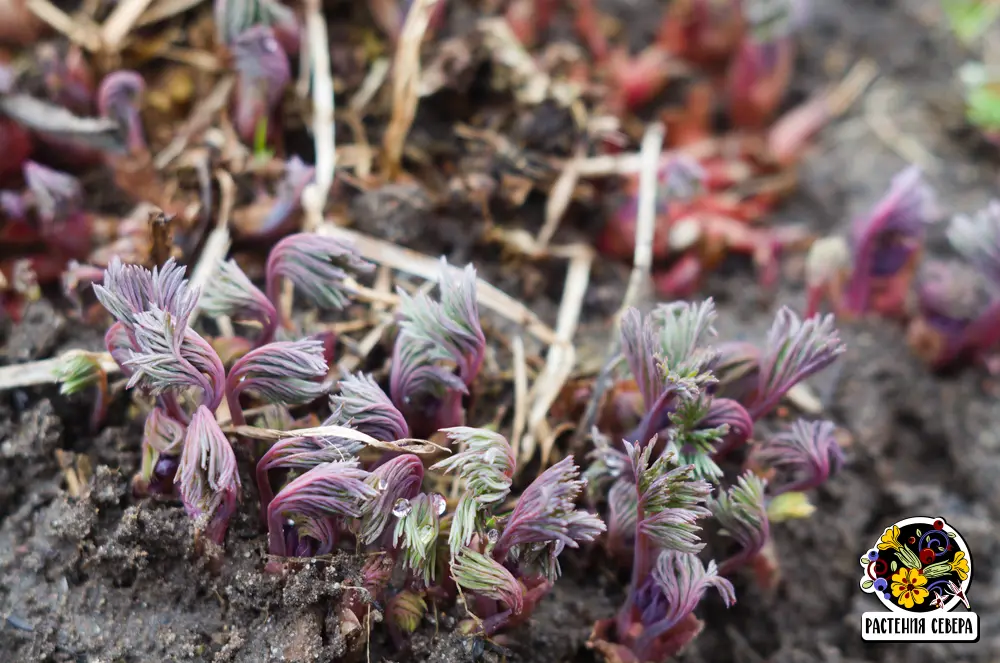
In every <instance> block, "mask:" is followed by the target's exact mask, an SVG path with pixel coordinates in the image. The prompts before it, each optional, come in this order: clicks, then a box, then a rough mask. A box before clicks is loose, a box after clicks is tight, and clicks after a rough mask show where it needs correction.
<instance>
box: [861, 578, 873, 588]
mask: <svg viewBox="0 0 1000 663" xmlns="http://www.w3.org/2000/svg"><path fill="white" fill-rule="evenodd" d="M874 584H875V581H874V580H865V581H864V582H863V583H861V589H871V588H872V585H874Z"/></svg>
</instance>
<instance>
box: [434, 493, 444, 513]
mask: <svg viewBox="0 0 1000 663" xmlns="http://www.w3.org/2000/svg"><path fill="white" fill-rule="evenodd" d="M431 504H433V505H434V511H435V512H436V513H437V515H439V516H443V515H444V512H445V510H446V509H447V508H448V501H447V500H446V499H445V498H444V495H439V494H438V493H434V494H433V495H431Z"/></svg>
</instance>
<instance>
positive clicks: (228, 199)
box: [191, 169, 236, 336]
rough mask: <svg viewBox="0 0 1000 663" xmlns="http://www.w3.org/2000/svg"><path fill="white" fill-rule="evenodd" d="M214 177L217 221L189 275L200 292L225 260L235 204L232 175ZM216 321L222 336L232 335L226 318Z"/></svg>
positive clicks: (229, 241)
mask: <svg viewBox="0 0 1000 663" xmlns="http://www.w3.org/2000/svg"><path fill="white" fill-rule="evenodd" d="M215 177H216V179H218V180H219V193H220V194H221V195H220V198H219V220H218V222H217V223H216V224H215V228H213V229H212V232H211V234H210V235H209V236H208V240H206V242H205V247H204V248H203V249H202V251H201V255H200V256H198V264H197V265H195V267H194V271H193V272H192V274H191V285H192V286H193V287H195V288H198V289H199V290H202V291H204V288H205V286H206V285H208V282H209V281H210V280H211V278H212V277H213V276H215V274H216V272H217V271H218V270H219V264H220V263H221V262H222V261H223V260H225V258H226V254H228V253H229V247H230V245H231V243H232V242H231V238H230V235H229V218H230V216H231V215H232V213H233V206H234V205H235V203H236V183H235V182H234V181H233V177H232V175H230V174H229V173H228V172H226V171H224V170H221V169H220V170H218V171H216V173H215ZM198 308H200V302H199V305H198V306H196V307H195V312H194V313H193V314H192V315H193V316H196V315H198ZM216 321H217V322H218V323H219V329H220V331H221V332H222V335H223V336H232V335H233V326H232V322H231V321H230V320H229V318H228V317H226V316H221V317H219V318H216Z"/></svg>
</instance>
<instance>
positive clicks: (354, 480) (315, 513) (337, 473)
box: [267, 461, 378, 556]
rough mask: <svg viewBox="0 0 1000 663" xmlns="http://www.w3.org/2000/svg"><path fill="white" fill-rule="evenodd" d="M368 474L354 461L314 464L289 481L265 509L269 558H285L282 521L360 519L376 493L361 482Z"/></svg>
mask: <svg viewBox="0 0 1000 663" xmlns="http://www.w3.org/2000/svg"><path fill="white" fill-rule="evenodd" d="M367 478H368V472H365V471H364V470H362V469H361V468H359V467H358V464H357V462H356V461H339V462H333V463H324V464H322V465H317V466H316V467H314V468H313V469H311V470H309V471H308V472H306V473H305V474H302V475H301V476H299V477H297V478H295V479H293V480H292V481H291V482H289V483H288V484H287V485H286V486H285V487H284V488H282V489H281V491H280V492H279V493H278V494H277V495H275V497H274V499H273V500H272V501H271V504H270V506H269V507H268V508H267V523H268V524H267V529H268V541H269V548H270V551H271V554H272V555H279V556H286V555H288V550H287V547H286V544H285V536H284V525H285V519H286V518H290V519H292V520H293V521H295V522H305V521H308V520H311V519H312V520H315V519H319V518H325V517H336V516H341V517H346V518H360V517H361V516H362V515H363V514H364V512H365V510H366V508H367V505H368V502H369V501H371V500H374V499H375V498H376V497H378V490H376V488H375V487H374V486H371V485H369V484H368V483H367V482H366V481H365V479H367Z"/></svg>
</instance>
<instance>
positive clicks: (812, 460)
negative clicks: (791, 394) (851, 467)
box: [753, 419, 844, 495]
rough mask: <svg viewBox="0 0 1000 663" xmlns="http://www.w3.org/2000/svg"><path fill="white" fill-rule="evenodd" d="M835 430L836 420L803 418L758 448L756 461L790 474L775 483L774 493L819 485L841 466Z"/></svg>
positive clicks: (772, 492) (773, 486)
mask: <svg viewBox="0 0 1000 663" xmlns="http://www.w3.org/2000/svg"><path fill="white" fill-rule="evenodd" d="M834 431H835V428H834V425H833V423H832V422H829V421H812V422H810V421H805V420H804V419H799V420H798V421H796V422H795V423H793V424H792V426H791V428H789V429H788V430H787V431H785V432H782V433H779V434H777V435H774V436H772V437H771V438H770V439H769V440H767V441H766V442H765V443H764V444H763V445H761V447H760V448H759V450H756V451H755V453H754V454H753V457H754V460H755V461H757V462H759V463H761V464H763V465H765V466H767V467H772V468H775V469H777V470H779V471H781V472H783V473H785V474H787V475H788V476H787V477H786V480H785V481H783V482H782V483H780V484H777V485H772V486H771V491H770V492H771V494H772V495H780V494H782V493H786V492H789V491H803V490H809V489H810V488H815V487H816V486H819V485H820V484H822V483H823V482H825V481H826V480H827V479H829V478H830V476H831V475H832V474H833V473H835V472H836V471H837V470H838V469H840V466H841V464H842V463H843V459H844V456H843V452H842V451H841V449H840V445H839V444H837V438H836V436H835V435H834Z"/></svg>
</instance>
